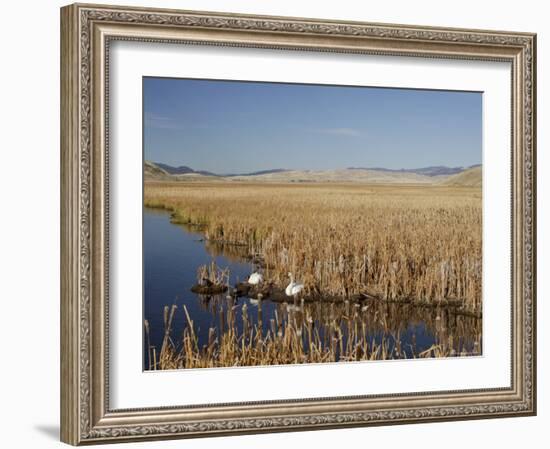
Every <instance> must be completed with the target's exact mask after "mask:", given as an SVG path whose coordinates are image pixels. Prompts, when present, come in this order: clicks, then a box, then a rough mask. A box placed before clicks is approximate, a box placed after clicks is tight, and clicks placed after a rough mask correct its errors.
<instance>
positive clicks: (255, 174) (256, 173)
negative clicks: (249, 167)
mask: <svg viewBox="0 0 550 449" xmlns="http://www.w3.org/2000/svg"><path fill="white" fill-rule="evenodd" d="M288 171H290V170H288V169H286V168H273V169H271V170H260V171H253V172H251V173H240V174H237V173H234V174H233V173H232V174H229V175H224V176H226V177H228V178H233V177H235V176H258V175H271V174H273V173H284V172H288Z"/></svg>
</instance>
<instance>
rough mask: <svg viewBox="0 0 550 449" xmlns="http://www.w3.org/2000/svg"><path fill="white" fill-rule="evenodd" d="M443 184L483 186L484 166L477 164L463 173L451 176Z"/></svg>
mask: <svg viewBox="0 0 550 449" xmlns="http://www.w3.org/2000/svg"><path fill="white" fill-rule="evenodd" d="M441 184H442V185H447V186H465V187H481V185H482V167H481V165H476V166H473V167H472V168H468V169H466V170H464V171H463V172H461V173H457V174H456V175H452V176H449V177H448V178H446V179H444V180H443V181H442V182H441Z"/></svg>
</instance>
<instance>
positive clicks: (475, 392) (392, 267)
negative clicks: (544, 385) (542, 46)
mask: <svg viewBox="0 0 550 449" xmlns="http://www.w3.org/2000/svg"><path fill="white" fill-rule="evenodd" d="M61 36H62V39H61V59H62V70H61V127H62V129H61V176H62V192H61V193H62V195H61V212H62V230H61V236H62V239H61V240H62V247H61V260H62V270H61V273H62V278H61V295H62V296H61V313H62V320H61V326H62V327H61V358H62V366H61V368H62V370H61V386H62V388H61V390H62V394H61V438H62V440H63V441H64V442H67V443H70V444H74V445H78V444H85V443H106V442H118V441H134V440H150V439H165V438H188V437H189V438H190V437H199V436H215V435H231V434H243V433H258V432H275V431H296V430H313V429H325V428H336V427H351V426H369V425H387V424H404V423H414V422H431V421H443V420H458V419H479V418H492V417H495V418H496V417H510V416H526V415H533V414H535V413H536V366H535V364H536V342H535V335H536V332H535V323H536V319H535V299H536V298H535V297H536V292H535V276H536V271H535V260H536V249H535V248H536V234H535V214H536V211H535V204H536V201H535V199H536V186H535V178H536V177H535V167H536V159H535V149H536V148H535V146H536V130H535V88H536V62H535V61H536V59H535V55H536V36H535V35H534V34H529V33H517V32H503V31H484V30H468V29H447V28H433V27H422V26H408V25H407V26H405V25H386V24H372V23H360V22H346V23H343V22H336V21H329V20H314V19H302V18H287V17H259V16H246V15H236V14H225V13H224V14H221V13H211V12H192V11H175V10H158V9H143V8H130V7H114V6H99V5H95V6H94V5H80V4H76V5H71V6H67V7H64V8H62V9H61Z"/></svg>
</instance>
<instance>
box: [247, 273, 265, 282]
mask: <svg viewBox="0 0 550 449" xmlns="http://www.w3.org/2000/svg"><path fill="white" fill-rule="evenodd" d="M263 281H264V277H263V276H262V274H261V273H258V272H257V271H256V272H255V273H252V274H251V275H250V277H249V278H248V283H249V284H250V285H258V284H261V283H262V282H263Z"/></svg>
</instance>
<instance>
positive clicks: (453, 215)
mask: <svg viewBox="0 0 550 449" xmlns="http://www.w3.org/2000/svg"><path fill="white" fill-rule="evenodd" d="M144 192H145V193H144V195H145V196H144V204H145V206H148V207H163V208H166V209H168V210H170V211H172V212H173V217H172V219H173V221H174V222H176V223H187V224H196V225H200V226H201V228H202V230H203V232H204V234H205V237H206V238H207V239H209V240H212V241H223V242H229V243H234V244H240V245H245V246H246V248H247V251H248V252H249V253H252V254H258V255H260V256H261V258H262V259H263V261H264V263H265V269H264V272H265V273H264V274H265V277H266V279H269V280H271V281H273V282H274V283H275V284H277V285H280V286H284V285H285V284H286V283H287V282H288V277H287V273H288V272H292V273H294V275H295V277H296V278H297V279H300V280H301V281H303V282H304V283H305V286H306V294H321V295H335V296H343V297H348V296H350V295H352V294H357V293H361V292H364V291H371V292H373V291H374V292H376V294H377V295H378V296H380V297H381V298H384V299H390V300H400V299H408V300H413V301H419V302H428V303H436V302H439V301H445V300H450V299H452V300H460V301H461V302H462V308H463V309H465V310H470V311H480V310H481V280H482V249H481V248H482V245H481V233H482V230H481V224H482V204H481V188H479V187H473V188H472V187H445V186H412V185H365V184H353V185H350V184H328V183H327V184H313V183H312V184H298V183H296V184H267V183H262V184H259V183H237V182H209V183H199V182H189V183H184V182H173V183H169V182H147V183H146V184H145V189H144ZM189 269H192V270H195V269H196V267H189Z"/></svg>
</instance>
